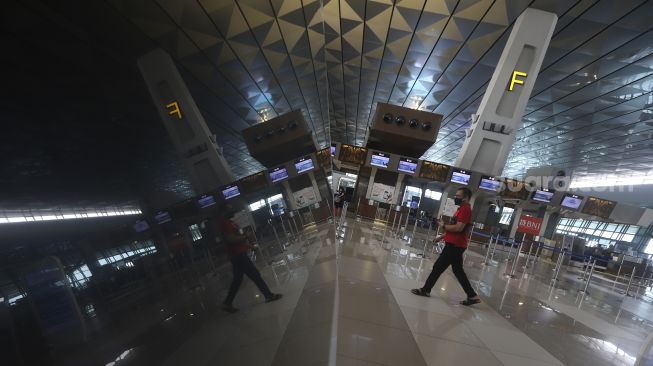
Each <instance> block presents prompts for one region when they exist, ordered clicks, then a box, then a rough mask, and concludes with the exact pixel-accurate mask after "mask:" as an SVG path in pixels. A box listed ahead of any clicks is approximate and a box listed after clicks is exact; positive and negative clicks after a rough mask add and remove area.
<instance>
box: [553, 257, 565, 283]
mask: <svg viewBox="0 0 653 366" xmlns="http://www.w3.org/2000/svg"><path fill="white" fill-rule="evenodd" d="M563 260H564V252H560V254H558V260H557V261H556V266H555V268H554V269H553V278H552V279H551V281H552V282H553V285H554V286H555V284H556V281H558V274H559V273H560V267H561V266H562V262H563Z"/></svg>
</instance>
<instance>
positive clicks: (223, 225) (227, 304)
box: [218, 204, 282, 313]
mask: <svg viewBox="0 0 653 366" xmlns="http://www.w3.org/2000/svg"><path fill="white" fill-rule="evenodd" d="M235 214H236V210H235V209H234V207H233V206H232V205H230V204H226V205H224V207H223V208H222V209H221V210H220V217H219V219H218V228H219V230H220V233H221V234H222V239H223V241H224V242H225V244H226V246H227V254H228V255H229V260H230V261H231V265H232V268H233V273H234V278H233V280H232V281H231V286H230V287H229V293H228V294H227V298H226V299H225V300H224V306H223V309H224V310H225V311H227V312H230V313H235V312H236V311H238V309H237V308H235V307H234V306H233V301H234V298H235V297H236V293H237V292H238V289H239V288H240V284H241V283H242V282H243V275H247V277H249V278H250V279H251V280H252V281H254V284H256V287H258V289H259V291H261V293H262V294H263V296H265V302H270V301H275V300H279V299H280V298H281V297H282V295H281V294H274V293H272V291H270V288H269V287H268V285H267V284H266V283H265V281H264V280H263V277H261V273H260V272H259V271H258V269H257V268H256V266H255V265H254V263H252V261H251V260H250V259H249V257H248V256H247V252H248V251H249V250H250V249H253V247H252V246H251V245H250V244H249V243H248V242H247V236H245V235H242V234H241V233H240V228H239V227H238V225H236V223H235V222H233V221H232V220H231V219H232V218H233V217H234V215H235Z"/></svg>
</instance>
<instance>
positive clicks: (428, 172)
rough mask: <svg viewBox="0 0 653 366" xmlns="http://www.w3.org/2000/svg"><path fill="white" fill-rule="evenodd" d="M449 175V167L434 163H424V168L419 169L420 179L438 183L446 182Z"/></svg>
mask: <svg viewBox="0 0 653 366" xmlns="http://www.w3.org/2000/svg"><path fill="white" fill-rule="evenodd" d="M448 175H449V166H448V165H444V164H438V163H434V162H432V161H426V160H424V161H422V167H421V168H420V169H419V176H420V177H422V178H426V179H430V180H434V181H436V182H446V181H447V176H448Z"/></svg>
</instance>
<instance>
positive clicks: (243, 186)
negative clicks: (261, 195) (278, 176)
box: [238, 172, 268, 194]
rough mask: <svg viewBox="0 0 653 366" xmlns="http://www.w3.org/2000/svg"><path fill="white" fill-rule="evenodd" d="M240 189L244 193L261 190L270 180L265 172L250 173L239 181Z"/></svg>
mask: <svg viewBox="0 0 653 366" xmlns="http://www.w3.org/2000/svg"><path fill="white" fill-rule="evenodd" d="M238 182H239V183H238V185H239V186H240V191H241V192H242V193H243V194H250V193H256V192H259V191H261V190H263V189H265V187H267V186H268V180H267V179H266V178H265V172H258V173H256V174H252V175H248V176H247V177H245V178H242V179H240V180H239V181H238Z"/></svg>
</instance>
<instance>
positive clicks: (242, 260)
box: [224, 253, 272, 304]
mask: <svg viewBox="0 0 653 366" xmlns="http://www.w3.org/2000/svg"><path fill="white" fill-rule="evenodd" d="M231 265H232V267H233V272H234V279H233V280H232V281H231V286H230V287H229V294H228V295H227V298H226V299H225V300H224V303H225V304H231V303H232V302H233V301H234V298H235V297H236V293H237V292H238V289H239V288H240V284H241V283H242V282H243V275H247V277H249V279H250V280H252V281H254V284H255V285H256V287H258V289H259V290H260V291H261V293H262V294H263V296H265V298H266V299H267V298H269V297H271V296H272V291H270V288H269V287H268V285H267V284H266V283H265V281H263V277H261V273H260V272H259V271H258V269H257V268H256V266H255V265H254V263H252V261H251V260H250V259H249V257H248V256H247V253H240V254H238V255H236V256H234V257H232V258H231Z"/></svg>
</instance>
